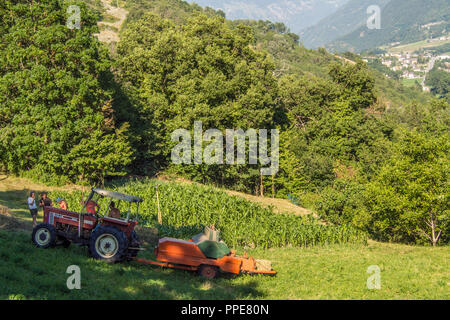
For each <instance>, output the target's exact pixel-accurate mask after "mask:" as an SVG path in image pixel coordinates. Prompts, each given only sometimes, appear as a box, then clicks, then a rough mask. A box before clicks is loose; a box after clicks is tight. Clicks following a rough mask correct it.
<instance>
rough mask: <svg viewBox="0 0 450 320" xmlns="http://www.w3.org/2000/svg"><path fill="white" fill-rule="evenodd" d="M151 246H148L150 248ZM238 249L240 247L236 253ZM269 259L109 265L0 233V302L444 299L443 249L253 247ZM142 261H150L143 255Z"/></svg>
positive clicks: (82, 252) (83, 253)
mask: <svg viewBox="0 0 450 320" xmlns="http://www.w3.org/2000/svg"><path fill="white" fill-rule="evenodd" d="M149 249H151V248H149ZM239 251H241V252H242V250H238V253H239ZM250 254H252V255H253V256H255V257H257V258H261V259H269V260H271V261H272V263H273V267H274V268H275V269H276V270H277V271H278V274H277V275H276V276H275V277H267V276H259V275H258V276H250V275H241V276H237V277H234V276H228V275H225V276H222V277H220V278H219V279H215V280H212V281H206V280H203V279H201V278H199V277H198V276H197V275H196V274H195V273H193V272H188V271H181V270H173V269H162V268H159V267H152V266H147V265H145V264H139V263H137V262H130V263H122V264H115V265H110V264H106V263H103V262H101V261H97V260H93V259H92V258H89V257H88V255H87V248H85V247H78V246H74V245H72V246H71V247H70V248H68V249H64V248H62V247H57V248H52V249H47V250H43V249H37V248H35V247H34V246H33V244H32V243H31V240H30V234H29V233H26V232H8V231H5V230H0V299H449V298H450V295H449V293H450V287H449V285H450V271H449V268H448V261H449V260H450V250H449V247H438V248H431V247H411V246H405V245H393V244H381V243H376V242H370V243H369V245H368V246H359V245H339V246H338V245H333V246H327V247H316V248H305V249H300V248H280V249H269V250H262V249H258V250H252V251H250ZM143 256H145V257H147V258H151V256H152V255H151V253H150V252H144V253H143ZM70 265H78V266H79V267H80V269H81V289H80V290H76V289H74V290H69V289H67V287H66V281H67V278H68V277H69V274H66V270H67V267H68V266H70ZM371 265H377V266H379V267H380V269H381V289H380V290H369V289H367V287H366V281H367V278H368V276H369V274H367V268H368V267H369V266H371Z"/></svg>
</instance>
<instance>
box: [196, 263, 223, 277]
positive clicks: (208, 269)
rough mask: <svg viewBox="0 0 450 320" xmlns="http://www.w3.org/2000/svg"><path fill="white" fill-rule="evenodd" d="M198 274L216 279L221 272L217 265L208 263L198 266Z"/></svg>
mask: <svg viewBox="0 0 450 320" xmlns="http://www.w3.org/2000/svg"><path fill="white" fill-rule="evenodd" d="M198 274H199V275H200V276H202V277H203V278H205V279H214V278H216V277H217V275H218V274H219V269H218V268H217V267H215V266H209V265H206V264H202V265H201V266H200V267H199V268H198Z"/></svg>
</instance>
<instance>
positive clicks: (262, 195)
mask: <svg viewBox="0 0 450 320" xmlns="http://www.w3.org/2000/svg"><path fill="white" fill-rule="evenodd" d="M260 176H261V187H260V189H259V190H260V191H261V197H263V198H264V186H263V175H262V173H260Z"/></svg>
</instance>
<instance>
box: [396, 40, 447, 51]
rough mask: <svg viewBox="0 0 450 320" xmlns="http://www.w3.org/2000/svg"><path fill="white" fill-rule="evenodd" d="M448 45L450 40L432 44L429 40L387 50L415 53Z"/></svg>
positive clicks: (436, 41)
mask: <svg viewBox="0 0 450 320" xmlns="http://www.w3.org/2000/svg"><path fill="white" fill-rule="evenodd" d="M446 43H450V40H435V41H431V42H428V40H422V41H418V42H414V43H408V44H405V45H400V46H396V47H392V48H388V49H387V50H388V51H389V52H391V53H400V52H414V51H417V50H419V49H422V48H423V49H426V48H430V47H436V46H440V45H443V44H446Z"/></svg>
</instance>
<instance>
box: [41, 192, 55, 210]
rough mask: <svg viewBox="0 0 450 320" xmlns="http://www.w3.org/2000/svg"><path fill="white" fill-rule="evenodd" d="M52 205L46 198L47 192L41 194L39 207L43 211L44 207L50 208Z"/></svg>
mask: <svg viewBox="0 0 450 320" xmlns="http://www.w3.org/2000/svg"><path fill="white" fill-rule="evenodd" d="M52 205H53V203H52V200H51V199H50V198H48V197H47V192H44V193H42V194H41V200H40V201H39V206H40V207H42V209H44V207H51V206H52Z"/></svg>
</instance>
